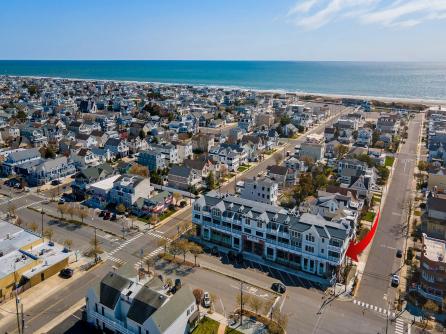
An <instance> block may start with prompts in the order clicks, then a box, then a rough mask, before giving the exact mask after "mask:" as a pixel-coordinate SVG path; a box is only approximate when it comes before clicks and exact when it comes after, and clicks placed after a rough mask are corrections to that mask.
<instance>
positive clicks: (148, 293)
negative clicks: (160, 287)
mask: <svg viewBox="0 0 446 334" xmlns="http://www.w3.org/2000/svg"><path fill="white" fill-rule="evenodd" d="M166 299H167V297H166V296H165V295H163V294H160V293H158V292H156V291H154V290H152V289H149V288H147V287H145V286H143V287H141V289H140V290H139V291H138V293H137V294H136V296H135V298H133V302H132V304H131V305H130V308H129V312H128V313H127V317H128V318H129V319H132V320H133V321H135V322H136V323H138V324H140V325H142V324H143V323H144V322H145V321H146V320H147V319H148V318H150V316H151V315H152V314H153V313H155V312H156V310H158V309H159V308H160V307H161V305H163V303H164V302H165V301H166ZM183 311H184V309H183ZM164 315H165V314H164Z"/></svg>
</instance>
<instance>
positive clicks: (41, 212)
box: [40, 206, 45, 239]
mask: <svg viewBox="0 0 446 334" xmlns="http://www.w3.org/2000/svg"><path fill="white" fill-rule="evenodd" d="M40 215H41V216H42V224H41V231H42V239H44V236H43V216H44V215H45V212H44V211H43V206H42V207H41V208H40Z"/></svg>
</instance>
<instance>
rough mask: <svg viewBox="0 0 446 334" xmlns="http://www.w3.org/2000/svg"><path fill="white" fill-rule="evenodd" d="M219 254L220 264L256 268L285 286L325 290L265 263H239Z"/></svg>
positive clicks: (245, 260) (317, 284)
mask: <svg viewBox="0 0 446 334" xmlns="http://www.w3.org/2000/svg"><path fill="white" fill-rule="evenodd" d="M219 255H220V259H221V263H222V264H228V265H233V266H234V268H244V269H254V270H257V271H259V272H261V273H264V274H265V275H268V276H269V277H271V278H274V279H277V280H279V281H281V282H282V283H283V284H285V285H286V286H294V287H302V288H305V289H316V290H320V291H321V292H322V291H323V290H325V288H324V287H323V286H321V285H320V284H319V283H317V282H313V281H310V280H307V279H305V278H302V277H299V276H297V275H293V274H291V273H289V272H286V271H283V270H278V269H276V268H273V267H271V266H268V265H265V264H261V263H257V262H254V261H252V260H248V259H243V261H242V262H241V263H240V262H237V261H231V260H230V259H229V258H228V256H227V254H225V253H223V254H219Z"/></svg>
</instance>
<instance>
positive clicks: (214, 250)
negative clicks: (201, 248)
mask: <svg viewBox="0 0 446 334" xmlns="http://www.w3.org/2000/svg"><path fill="white" fill-rule="evenodd" d="M211 254H212V255H215V256H218V255H219V253H218V247H217V246H214V247H212V249H211Z"/></svg>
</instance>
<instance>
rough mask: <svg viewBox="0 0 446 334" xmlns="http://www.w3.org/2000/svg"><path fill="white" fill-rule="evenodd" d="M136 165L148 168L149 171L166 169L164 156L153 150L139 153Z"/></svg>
mask: <svg viewBox="0 0 446 334" xmlns="http://www.w3.org/2000/svg"><path fill="white" fill-rule="evenodd" d="M138 163H139V164H141V165H143V166H146V167H147V168H149V171H157V170H159V169H163V168H165V167H166V158H165V155H164V154H163V153H162V152H160V150H156V149H153V148H149V149H147V150H145V151H142V152H139V155H138Z"/></svg>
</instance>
